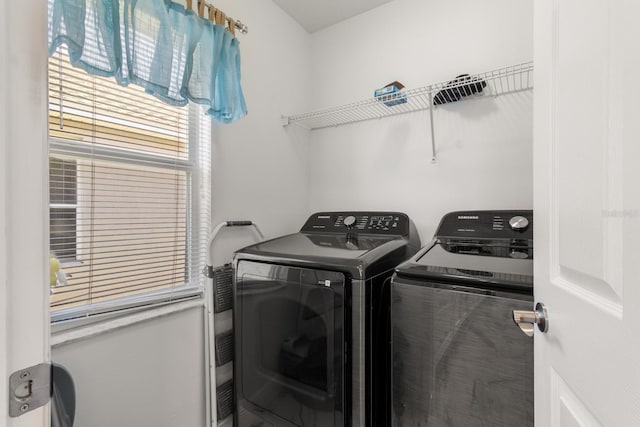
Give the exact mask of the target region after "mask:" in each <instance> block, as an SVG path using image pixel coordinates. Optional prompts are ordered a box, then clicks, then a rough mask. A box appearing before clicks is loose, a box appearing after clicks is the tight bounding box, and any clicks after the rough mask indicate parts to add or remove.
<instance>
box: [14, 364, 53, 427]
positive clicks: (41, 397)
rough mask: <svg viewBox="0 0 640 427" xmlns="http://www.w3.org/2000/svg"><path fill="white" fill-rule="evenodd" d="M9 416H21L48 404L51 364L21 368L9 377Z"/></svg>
mask: <svg viewBox="0 0 640 427" xmlns="http://www.w3.org/2000/svg"><path fill="white" fill-rule="evenodd" d="M9 391H10V393H9V416H10V417H19V416H20V415H22V414H26V413H27V412H29V411H33V410H34V409H37V408H39V407H41V406H44V405H46V404H47V403H48V402H49V399H50V398H51V364H49V363H41V364H39V365H35V366H31V367H30V368H26V369H20V370H19V371H16V372H14V373H13V374H11V376H10V377H9Z"/></svg>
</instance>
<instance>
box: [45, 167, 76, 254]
mask: <svg viewBox="0 0 640 427" xmlns="http://www.w3.org/2000/svg"><path fill="white" fill-rule="evenodd" d="M76 176H77V163H76V162H75V161H73V160H71V161H69V160H62V159H57V158H55V157H52V158H51V159H49V205H50V206H49V229H50V234H51V236H50V249H51V252H52V253H53V254H54V255H55V256H56V257H57V258H58V259H59V260H61V261H63V262H65V261H75V260H76V256H77V234H76V233H77V215H76V209H77V207H78V204H77V202H78V187H77V182H76Z"/></svg>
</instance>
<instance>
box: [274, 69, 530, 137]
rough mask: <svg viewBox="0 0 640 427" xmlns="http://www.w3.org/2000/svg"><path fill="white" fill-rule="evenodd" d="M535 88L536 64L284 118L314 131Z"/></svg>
mask: <svg viewBox="0 0 640 427" xmlns="http://www.w3.org/2000/svg"><path fill="white" fill-rule="evenodd" d="M532 88H533V62H525V63H522V64H516V65H511V66H508V67H503V68H499V69H496V70H492V71H487V72H485V73H480V74H475V75H470V76H465V77H464V78H459V79H458V78H456V79H454V80H452V81H447V82H441V83H434V84H431V85H428V86H424V87H421V88H417V89H411V90H404V91H400V92H396V93H392V94H389V95H384V96H380V97H376V98H370V99H366V100H364V101H359V102H354V103H351V104H346V105H342V106H339V107H334V108H326V109H323V110H318V111H313V112H309V113H303V114H296V115H293V116H284V117H283V124H284V125H290V124H295V125H299V126H302V127H305V128H307V129H310V130H314V129H322V128H326V127H332V126H340V125H344V124H349V123H355V122H361V121H365V120H372V119H381V118H383V117H390V116H396V115H399V114H406V113H412V112H414V111H422V110H429V109H431V108H432V107H433V108H437V107H438V106H439V105H442V104H447V103H450V102H458V101H463V100H466V99H474V98H477V97H482V96H498V95H504V94H509V93H515V92H521V91H525V90H529V89H532Z"/></svg>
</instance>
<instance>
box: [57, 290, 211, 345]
mask: <svg viewBox="0 0 640 427" xmlns="http://www.w3.org/2000/svg"><path fill="white" fill-rule="evenodd" d="M204 303H205V301H204V288H203V287H193V286H191V287H185V288H184V289H181V290H180V291H177V292H176V291H164V292H154V293H151V294H146V295H139V296H137V297H130V298H123V299H121V300H114V301H107V302H103V303H96V304H91V305H88V306H83V307H75V308H70V309H66V310H58V311H55V312H52V313H51V337H52V342H51V345H52V347H55V346H58V345H62V344H67V343H69V342H70V341H77V340H79V339H84V338H87V337H89V336H93V335H96V334H99V333H104V332H106V331H109V330H111V329H114V328H118V327H123V326H128V325H131V324H134V323H138V322H140V321H144V320H148V319H151V318H155V317H160V316H164V315H166V314H169V313H173V312H177V311H182V310H185V309H188V308H191V307H196V306H203V305H204Z"/></svg>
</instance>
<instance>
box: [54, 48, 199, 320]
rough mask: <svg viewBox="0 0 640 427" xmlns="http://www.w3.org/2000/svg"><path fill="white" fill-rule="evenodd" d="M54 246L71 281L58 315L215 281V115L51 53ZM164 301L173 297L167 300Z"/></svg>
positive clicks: (57, 294) (60, 295)
mask: <svg viewBox="0 0 640 427" xmlns="http://www.w3.org/2000/svg"><path fill="white" fill-rule="evenodd" d="M49 143H50V162H49V166H50V168H49V178H50V184H49V185H50V229H51V232H50V251H51V252H52V254H53V255H55V257H57V258H58V259H59V260H60V262H61V263H62V269H63V271H64V273H65V276H66V283H60V282H61V281H58V284H57V285H56V286H55V287H52V293H51V307H52V310H53V311H54V313H55V311H60V310H66V311H71V312H73V311H80V310H81V309H87V308H92V307H93V308H95V307H96V306H100V307H115V308H117V307H119V305H120V304H129V303H130V302H131V301H132V300H134V299H135V300H140V301H141V300H143V299H144V298H147V297H151V299H150V300H154V298H156V297H158V296H162V298H164V299H163V300H164V301H166V298H170V299H171V298H175V297H176V296H177V295H181V292H182V291H185V290H188V289H193V287H197V286H199V285H202V284H203V281H204V278H203V276H202V274H201V271H202V268H203V266H204V264H205V261H206V253H205V250H206V247H205V246H206V241H207V235H208V226H209V223H210V157H211V154H210V120H209V119H208V118H207V117H206V116H205V115H204V114H203V112H202V111H201V110H200V108H199V107H197V106H188V107H176V106H171V105H168V104H165V103H163V102H161V101H159V100H157V99H156V98H154V97H152V96H150V95H148V94H146V93H145V91H144V90H143V89H141V88H139V87H137V86H128V87H122V86H119V85H117V84H116V83H115V81H113V79H109V78H102V77H95V76H91V75H89V74H87V73H86V72H84V71H83V70H80V69H76V68H74V67H72V66H71V65H70V63H69V59H68V57H67V54H66V50H65V49H64V48H60V49H58V52H57V53H56V54H55V55H54V56H52V57H51V58H50V60H49ZM162 298H161V299H162Z"/></svg>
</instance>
